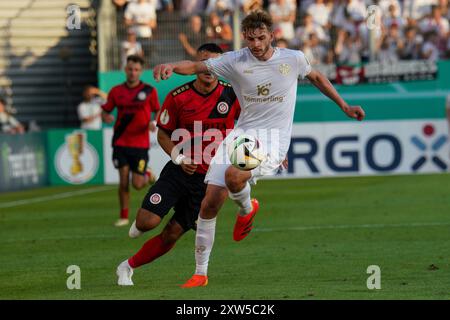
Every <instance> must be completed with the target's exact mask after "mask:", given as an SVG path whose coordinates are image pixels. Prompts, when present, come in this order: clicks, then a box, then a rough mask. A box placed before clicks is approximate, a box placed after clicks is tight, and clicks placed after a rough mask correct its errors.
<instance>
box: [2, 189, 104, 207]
mask: <svg viewBox="0 0 450 320" xmlns="http://www.w3.org/2000/svg"><path fill="white" fill-rule="evenodd" d="M111 189H112V187H111V186H102V187H95V188H90V189H85V190H78V191H70V192H64V193H59V194H53V195H51V196H44V197H36V198H30V199H24V200H17V201H11V202H5V203H0V208H11V207H18V206H22V205H27V204H32V203H39V202H44V201H51V200H59V199H64V198H70V197H73V196H80V195H84V194H90V193H97V192H102V191H106V190H111Z"/></svg>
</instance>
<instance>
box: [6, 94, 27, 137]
mask: <svg viewBox="0 0 450 320" xmlns="http://www.w3.org/2000/svg"><path fill="white" fill-rule="evenodd" d="M24 132H25V128H24V126H23V125H22V124H21V123H20V122H19V121H17V119H16V118H14V117H13V116H12V115H11V114H9V113H8V112H7V111H6V100H5V99H4V98H3V97H0V134H1V133H9V134H16V133H24Z"/></svg>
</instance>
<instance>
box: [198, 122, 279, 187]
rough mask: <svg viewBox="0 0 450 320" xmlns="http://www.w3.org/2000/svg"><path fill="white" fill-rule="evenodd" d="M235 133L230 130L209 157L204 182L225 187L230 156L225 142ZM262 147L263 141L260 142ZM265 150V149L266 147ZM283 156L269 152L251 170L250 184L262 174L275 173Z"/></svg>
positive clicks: (254, 182) (232, 137)
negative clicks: (264, 158)
mask: <svg viewBox="0 0 450 320" xmlns="http://www.w3.org/2000/svg"><path fill="white" fill-rule="evenodd" d="M234 136H236V134H235V133H234V132H233V131H232V132H231V133H230V134H229V135H228V136H227V137H226V139H225V140H224V141H223V142H222V143H221V144H220V146H219V148H218V149H217V151H216V154H215V155H214V157H213V158H212V159H211V163H210V165H209V169H208V172H207V173H206V176H205V183H207V184H213V185H216V186H220V187H226V184H225V171H226V170H227V169H228V167H229V166H231V162H230V158H229V157H228V153H227V144H228V143H229V142H231V141H233V139H234ZM260 143H262V144H263V147H264V143H263V142H261V140H260ZM266 150H267V149H266ZM283 160H284V157H280V156H279V155H277V156H273V155H271V154H268V155H267V158H266V160H264V161H263V162H262V163H261V164H260V165H259V166H258V167H256V168H255V169H253V170H251V171H250V172H251V174H252V177H251V179H250V180H249V183H250V184H256V181H257V180H258V178H260V177H262V176H268V175H275V174H276V173H277V172H278V169H279V168H280V166H281V163H282V162H283Z"/></svg>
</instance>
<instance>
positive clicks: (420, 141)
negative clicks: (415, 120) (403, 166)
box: [411, 124, 448, 172]
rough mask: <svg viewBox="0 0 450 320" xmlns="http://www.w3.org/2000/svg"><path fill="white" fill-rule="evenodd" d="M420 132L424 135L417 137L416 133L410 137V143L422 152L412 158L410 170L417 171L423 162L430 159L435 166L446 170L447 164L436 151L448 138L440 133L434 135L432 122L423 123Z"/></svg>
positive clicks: (434, 130)
mask: <svg viewBox="0 0 450 320" xmlns="http://www.w3.org/2000/svg"><path fill="white" fill-rule="evenodd" d="M422 133H423V136H424V137H419V136H417V135H414V136H412V137H411V142H412V144H413V145H414V146H415V147H416V148H417V149H418V150H419V151H421V152H422V154H421V155H420V156H419V157H418V158H417V159H415V160H414V162H413V164H412V165H411V170H412V171H414V172H417V171H419V170H420V169H421V168H422V167H423V166H424V165H425V163H427V162H428V161H431V162H432V163H433V164H434V165H435V166H436V167H437V168H439V169H441V170H442V171H446V170H447V168H448V165H447V163H446V162H445V161H444V160H443V159H442V158H441V157H439V156H438V154H437V153H438V151H439V150H440V149H441V148H442V147H443V146H444V145H445V144H446V142H447V140H448V138H447V136H446V135H444V134H441V135H439V136H437V137H434V135H435V133H436V129H435V127H434V126H433V125H432V124H427V125H425V126H424V127H423V128H422Z"/></svg>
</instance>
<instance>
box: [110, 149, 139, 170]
mask: <svg viewBox="0 0 450 320" xmlns="http://www.w3.org/2000/svg"><path fill="white" fill-rule="evenodd" d="M112 159H113V164H114V167H115V168H116V169H119V168H122V167H124V166H130V170H131V171H133V172H135V173H137V174H141V175H144V174H145V170H146V169H147V162H148V149H146V148H129V147H113V156H112Z"/></svg>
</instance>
